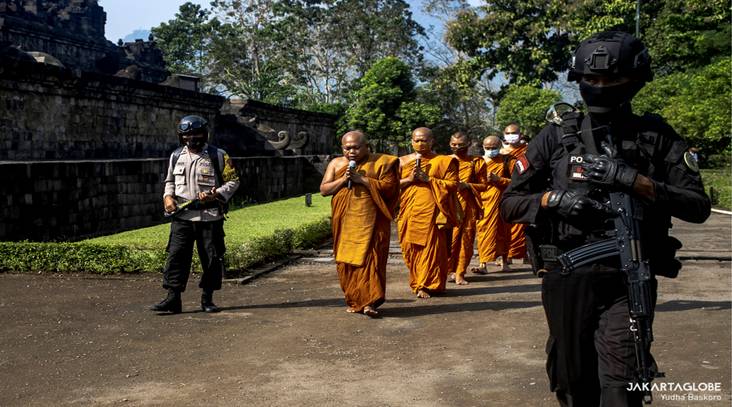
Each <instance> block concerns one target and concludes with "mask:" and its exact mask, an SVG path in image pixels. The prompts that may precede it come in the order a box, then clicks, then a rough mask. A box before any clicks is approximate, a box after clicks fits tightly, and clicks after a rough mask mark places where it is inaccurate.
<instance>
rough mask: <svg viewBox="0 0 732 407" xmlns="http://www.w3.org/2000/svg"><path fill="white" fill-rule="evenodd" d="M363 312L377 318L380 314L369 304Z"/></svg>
mask: <svg viewBox="0 0 732 407" xmlns="http://www.w3.org/2000/svg"><path fill="white" fill-rule="evenodd" d="M363 313H364V314H366V315H368V316H370V317H371V318H376V317H378V316H379V312H378V311H376V310H375V309H373V308H371V307H370V306H368V305H367V306H365V307H364V309H363Z"/></svg>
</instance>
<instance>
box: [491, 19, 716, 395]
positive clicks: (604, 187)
mask: <svg viewBox="0 0 732 407" xmlns="http://www.w3.org/2000/svg"><path fill="white" fill-rule="evenodd" d="M569 80H570V81H576V82H578V83H579V88H580V94H581V95H582V99H583V100H584V102H585V103H586V105H587V108H588V110H589V113H588V114H586V115H583V114H581V113H578V112H569V113H568V114H565V115H563V116H562V118H563V119H564V121H563V122H561V124H559V125H555V124H550V125H549V126H547V127H545V128H544V129H543V130H542V131H541V132H540V133H539V134H538V135H537V136H536V137H535V138H534V139H533V140H532V141H531V143H530V144H529V148H528V150H527V152H526V155H525V156H524V157H520V158H519V159H518V160H517V163H516V170H515V171H514V173H513V177H512V181H511V185H510V186H509V188H508V189H507V190H506V192H505V193H504V195H503V200H502V202H501V214H502V216H503V218H504V219H505V220H506V221H507V222H518V223H529V224H535V225H539V226H538V227H539V228H541V233H540V234H541V235H542V236H546V237H547V240H546V241H544V242H541V243H542V244H540V247H541V250H539V252H540V254H541V255H542V257H543V258H542V261H543V264H544V268H545V269H546V270H548V271H547V273H546V274H545V275H544V277H543V280H542V303H543V306H544V310H545V313H546V317H547V323H548V325H549V340H548V342H547V356H548V357H547V373H548V375H549V381H550V387H551V391H553V392H555V393H556V396H557V399H558V400H559V403H560V405H562V406H582V407H585V406H638V405H641V403H642V398H643V396H644V394H642V393H640V392H638V391H635V390H636V389H634V388H632V387H631V384H632V383H633V382H634V381H637V378H638V375H637V372H638V370H637V367H636V359H635V358H636V354H635V349H634V336H633V334H632V332H631V331H630V329H629V322H628V321H629V305H628V286H627V281H626V275H625V273H624V272H622V270H621V264H620V261H619V258H618V256H610V257H607V258H605V259H602V260H599V261H596V262H593V263H591V264H587V265H584V266H581V267H578V268H576V269H573V270H571V272H568V271H567V268H566V267H564V263H562V262H558V261H557V256H559V259H563V258H562V257H561V254H562V253H566V252H567V251H569V250H572V249H577V248H578V247H580V246H583V245H585V244H588V243H592V242H597V241H601V240H607V239H608V237H612V236H613V233H617V232H616V231H615V230H616V229H615V228H614V226H613V225H614V223H613V222H614V220H613V215H612V214H611V213H610V212H609V211H608V207H607V205H606V203H607V202H608V200H609V194H610V193H616V194H617V192H616V191H623V192H622V193H626V194H630V196H631V198H632V199H633V200H635V201H636V202H639V206H641V209H644V210H642V211H641V213H642V215H643V216H642V219H641V220H640V221H639V228H640V231H641V234H640V235H641V236H642V237H641V242H640V246H641V247H642V251H643V253H645V257H646V258H647V259H648V264H649V265H650V266H649V268H650V270H651V276H650V277H649V285H650V289H649V292H650V295H649V297H651V298H650V301H649V302H650V304H651V320H652V309H653V308H654V307H655V303H656V288H657V281H656V278H655V276H656V275H665V276H668V277H675V275H676V274H677V273H678V270H679V268H680V266H681V265H680V263H678V261H676V260H675V259H674V255H675V249H678V248H679V247H680V244H679V242H678V241H677V240H675V239H673V238H672V237H669V236H668V229H669V228H670V227H671V217H672V216H673V217H676V218H679V219H682V220H684V221H687V222H694V223H702V222H704V220H706V219H707V217H708V216H709V213H710V208H711V205H710V201H709V198H708V197H707V196H706V194H705V192H704V188H703V186H702V181H701V178H700V176H699V170H698V167H697V166H696V163H695V162H694V161H693V160H692V159H691V157H690V156H689V154H688V152H687V149H688V147H687V145H686V142H685V141H684V139H683V138H681V137H680V136H679V135H678V134H677V133H676V132H675V131H674V130H673V129H672V128H671V127H670V126H669V125H668V124H666V123H665V122H664V120H663V119H662V118H661V117H659V116H655V115H650V114H646V115H643V116H637V115H635V114H633V113H632V110H631V105H630V101H631V99H632V98H633V96H635V94H636V93H637V92H638V91H639V90H640V89H641V88H642V87H643V86H644V85H645V83H646V82H648V81H650V80H652V72H651V68H650V58H649V56H648V50H647V49H646V47H645V46H644V45H643V44H642V43H641V42H640V41H639V40H638V39H636V38H635V37H633V36H632V35H630V34H626V33H622V32H603V33H599V34H596V35H594V36H592V37H591V38H589V39H587V40H585V41H583V42H582V43H581V44H580V45H579V47H578V48H577V50H576V51H575V57H574V62H573V64H572V67H571V69H570V71H569ZM600 146H605V147H607V148H608V150H610V151H615V152H616V154H613V155H610V154H604V153H603V151H604V150H602V149H600V148H599V147H600ZM613 149H614V150H613ZM614 191H615V192H614ZM614 231H615V232H614ZM643 236H644V237H645V238H644V237H643ZM646 350H647V351H648V352H650V346H649V347H648V349H646ZM648 359H649V360H650V365H652V369H653V370H654V373H653V375H655V374H656V373H655V369H656V366H655V362H654V361H653V359H652V357H650V353H648Z"/></svg>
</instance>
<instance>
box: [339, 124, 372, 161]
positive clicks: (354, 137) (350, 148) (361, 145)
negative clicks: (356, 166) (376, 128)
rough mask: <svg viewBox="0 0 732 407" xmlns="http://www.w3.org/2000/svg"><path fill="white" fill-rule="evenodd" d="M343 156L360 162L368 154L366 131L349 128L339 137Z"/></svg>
mask: <svg viewBox="0 0 732 407" xmlns="http://www.w3.org/2000/svg"><path fill="white" fill-rule="evenodd" d="M341 147H343V156H344V157H346V159H348V160H349V161H351V160H352V161H356V162H361V161H363V160H364V159H365V158H366V157H368V155H369V145H368V140H367V139H366V133H364V132H363V131H361V130H351V131H349V132H348V133H346V134H344V135H343V137H341Z"/></svg>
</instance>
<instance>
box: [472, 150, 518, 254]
mask: <svg viewBox="0 0 732 407" xmlns="http://www.w3.org/2000/svg"><path fill="white" fill-rule="evenodd" d="M482 161H483V165H482V166H481V168H480V170H479V171H478V179H479V180H480V181H482V182H484V183H485V184H486V185H487V188H485V190H483V191H482V192H481V194H480V200H481V203H482V204H483V217H482V218H481V219H480V220H478V222H477V231H478V256H480V262H481V263H488V262H491V261H494V260H495V259H496V257H498V256H503V257H504V259H505V257H506V254H507V251H508V246H509V243H510V241H509V238H510V230H509V227H510V225H507V224H506V223H504V222H503V220H501V216H500V202H501V195H502V194H503V190H505V189H506V188H507V187H508V185H509V184H510V183H511V178H510V177H511V173H510V168H511V165H512V164H513V161H512V160H510V159H509V158H508V157H507V156H503V155H499V156H497V157H495V158H489V159H487V160H486V159H483V160H482ZM489 173H494V174H496V175H498V176H499V177H500V178H499V179H498V180H496V181H490V178H489V176H488V174H489Z"/></svg>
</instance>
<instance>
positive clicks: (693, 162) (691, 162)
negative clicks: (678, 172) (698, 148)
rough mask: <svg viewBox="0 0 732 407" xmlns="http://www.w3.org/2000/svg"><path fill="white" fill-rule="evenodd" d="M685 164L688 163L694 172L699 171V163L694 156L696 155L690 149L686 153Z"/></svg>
mask: <svg viewBox="0 0 732 407" xmlns="http://www.w3.org/2000/svg"><path fill="white" fill-rule="evenodd" d="M684 164H686V166H687V167H689V169H690V170H691V171H692V172H695V173H696V172H699V163H697V162H696V158H694V156H693V155H691V153H690V152H688V151H687V152H685V153H684Z"/></svg>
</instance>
